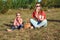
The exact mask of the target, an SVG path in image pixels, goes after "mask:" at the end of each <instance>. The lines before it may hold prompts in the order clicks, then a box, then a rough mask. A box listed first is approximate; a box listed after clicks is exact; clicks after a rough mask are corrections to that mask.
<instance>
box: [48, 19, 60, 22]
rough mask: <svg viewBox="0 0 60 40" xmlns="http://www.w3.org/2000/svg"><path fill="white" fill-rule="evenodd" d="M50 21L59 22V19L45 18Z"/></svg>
mask: <svg viewBox="0 0 60 40" xmlns="http://www.w3.org/2000/svg"><path fill="white" fill-rule="evenodd" d="M47 20H48V21H50V22H60V20H52V19H47Z"/></svg>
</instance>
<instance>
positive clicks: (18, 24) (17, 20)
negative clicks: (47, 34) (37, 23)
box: [7, 13, 23, 31]
mask: <svg viewBox="0 0 60 40" xmlns="http://www.w3.org/2000/svg"><path fill="white" fill-rule="evenodd" d="M22 23H23V20H22V18H21V15H20V13H17V14H16V18H15V20H14V23H13V27H12V28H11V29H7V30H8V31H12V30H15V29H21V28H22V27H23V24H22Z"/></svg>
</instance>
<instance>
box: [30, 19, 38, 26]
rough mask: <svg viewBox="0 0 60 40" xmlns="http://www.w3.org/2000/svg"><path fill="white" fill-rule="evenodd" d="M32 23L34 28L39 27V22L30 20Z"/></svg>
mask: <svg viewBox="0 0 60 40" xmlns="http://www.w3.org/2000/svg"><path fill="white" fill-rule="evenodd" d="M30 22H31V24H32V25H33V26H34V27H37V26H38V25H37V23H38V22H37V21H35V20H34V19H30Z"/></svg>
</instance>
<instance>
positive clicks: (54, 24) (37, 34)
mask: <svg viewBox="0 0 60 40" xmlns="http://www.w3.org/2000/svg"><path fill="white" fill-rule="evenodd" d="M49 10H50V11H48V12H47V11H46V15H47V19H48V26H47V27H42V28H39V29H26V30H23V31H21V30H14V31H13V32H7V31H6V29H7V28H10V26H11V25H12V22H13V20H14V18H15V13H16V12H20V13H21V16H22V18H23V20H24V22H27V19H30V18H31V15H32V12H33V10H11V9H10V10H9V11H7V12H6V14H1V15H0V40H60V8H59V9H49Z"/></svg>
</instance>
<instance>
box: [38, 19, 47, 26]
mask: <svg viewBox="0 0 60 40" xmlns="http://www.w3.org/2000/svg"><path fill="white" fill-rule="evenodd" d="M42 26H44V27H46V26H47V20H46V19H45V20H43V21H42V22H41V23H40V24H38V26H37V27H42Z"/></svg>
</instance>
